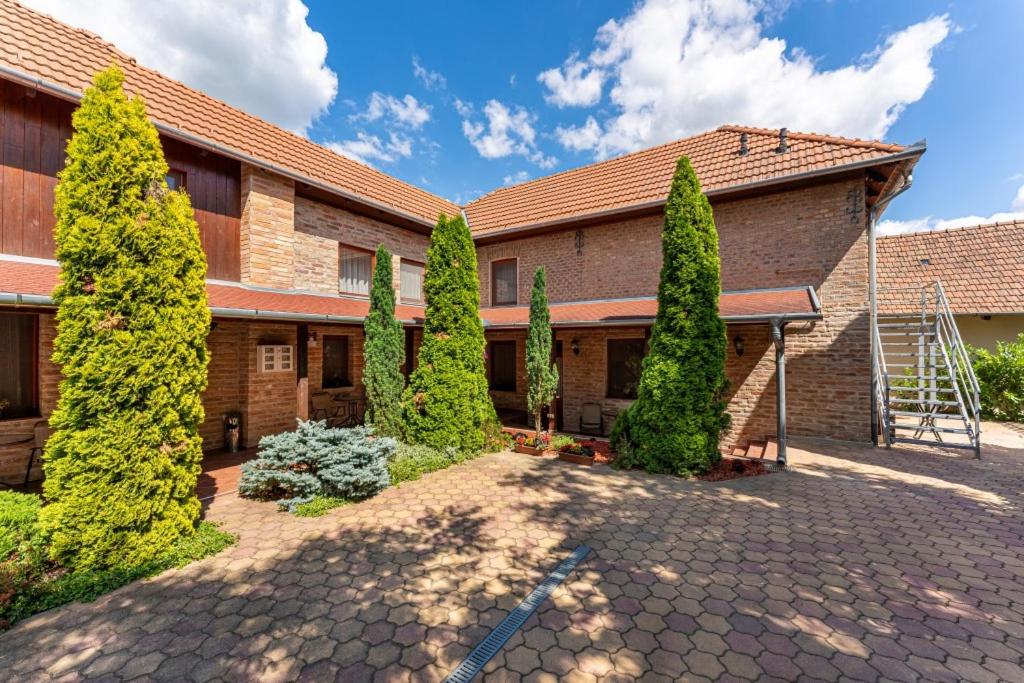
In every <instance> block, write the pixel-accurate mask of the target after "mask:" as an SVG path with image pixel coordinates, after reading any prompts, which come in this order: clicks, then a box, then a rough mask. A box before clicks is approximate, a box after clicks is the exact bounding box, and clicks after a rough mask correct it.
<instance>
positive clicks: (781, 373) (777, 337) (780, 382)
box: [771, 318, 786, 467]
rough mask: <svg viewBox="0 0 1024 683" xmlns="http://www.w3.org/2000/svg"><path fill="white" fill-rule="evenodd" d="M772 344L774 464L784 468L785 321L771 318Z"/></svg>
mask: <svg viewBox="0 0 1024 683" xmlns="http://www.w3.org/2000/svg"><path fill="white" fill-rule="evenodd" d="M771 328H772V344H773V345H774V346H775V416H776V419H777V428H776V429H777V431H778V434H777V435H776V438H777V439H778V454H777V455H776V456H775V462H777V463H778V464H779V465H780V466H781V467H785V466H786V320H785V318H772V319H771Z"/></svg>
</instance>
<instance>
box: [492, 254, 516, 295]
mask: <svg viewBox="0 0 1024 683" xmlns="http://www.w3.org/2000/svg"><path fill="white" fill-rule="evenodd" d="M517 303H519V260H518V259H514V258H510V259H502V260H501V261H492V262H491V305H492V306H515V305H516V304H517Z"/></svg>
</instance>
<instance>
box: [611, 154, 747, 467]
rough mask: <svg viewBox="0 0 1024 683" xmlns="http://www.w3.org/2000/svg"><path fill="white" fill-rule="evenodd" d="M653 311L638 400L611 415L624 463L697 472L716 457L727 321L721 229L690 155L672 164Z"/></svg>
mask: <svg viewBox="0 0 1024 683" xmlns="http://www.w3.org/2000/svg"><path fill="white" fill-rule="evenodd" d="M661 245H662V247H661V249H662V265H661V282H660V284H659V285H658V315H657V317H656V318H655V321H654V327H653V329H652V330H651V347H650V351H649V352H648V354H647V357H646V358H645V359H644V362H643V370H642V373H641V376H640V387H639V389H638V393H637V400H636V401H635V402H634V403H633V405H631V406H630V407H629V409H628V410H626V411H624V412H623V413H622V414H621V415H620V416H619V419H618V420H617V421H616V424H615V429H614V430H613V432H612V440H613V442H614V443H616V444H617V445H618V447H619V449H620V450H622V451H624V452H625V454H626V457H625V458H623V459H622V462H621V463H620V465H622V466H641V467H643V468H644V469H647V470H648V471H651V472H668V473H675V474H683V475H685V474H699V473H701V472H705V471H707V470H708V469H709V468H710V467H711V465H712V464H714V463H716V462H718V460H719V457H720V456H719V452H718V441H719V438H720V437H721V434H722V432H723V431H724V430H725V429H726V428H727V427H728V425H729V415H728V413H726V412H725V399H724V394H725V388H726V378H725V352H726V338H725V323H724V322H722V319H721V318H720V317H719V315H718V298H719V295H720V294H721V289H722V286H721V282H720V279H719V278H720V273H719V271H720V267H721V266H720V262H719V258H718V233H717V231H716V230H715V222H714V218H713V216H712V214H711V204H710V203H709V202H708V199H707V197H705V196H704V193H703V192H702V191H701V187H700V181H699V180H698V179H697V174H696V173H695V172H694V170H693V167H692V166H691V165H690V160H689V159H688V158H687V157H682V158H681V159H679V162H678V164H677V165H676V172H675V177H674V178H673V180H672V189H671V190H670V192H669V196H668V203H667V204H666V206H665V223H664V228H663V229H662V233H661Z"/></svg>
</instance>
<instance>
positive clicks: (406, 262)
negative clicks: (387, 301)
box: [398, 258, 427, 304]
mask: <svg viewBox="0 0 1024 683" xmlns="http://www.w3.org/2000/svg"><path fill="white" fill-rule="evenodd" d="M404 265H410V266H419V268H420V269H421V273H420V297H419V298H418V299H413V298H411V297H407V296H405V293H404V292H402V274H403V273H402V266H404ZM426 277H427V264H425V263H423V262H422V261H417V260H415V259H407V258H403V259H401V260H400V261H399V264H398V298H399V301H401V302H402V303H403V304H422V303H424V301H425V299H426V292H424V291H423V288H424V285H425V283H426Z"/></svg>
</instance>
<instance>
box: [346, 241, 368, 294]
mask: <svg viewBox="0 0 1024 683" xmlns="http://www.w3.org/2000/svg"><path fill="white" fill-rule="evenodd" d="M345 250H348V251H354V252H357V253H360V254H363V255H366V256H369V257H370V277H369V279H368V280H367V282H366V293H365V294H363V293H362V292H347V291H345V290H343V289H342V288H341V281H342V279H343V278H342V277H341V264H342V261H343V260H344V259H342V256H341V255H342V252H343V251H345ZM376 268H377V254H376V252H374V251H373V250H372V249H365V248H363V247H357V246H355V245H353V244H345V243H344V242H338V294H344V295H345V296H356V297H360V298H364V299H366V298H369V296H370V290H371V289H373V272H374V270H376Z"/></svg>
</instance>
